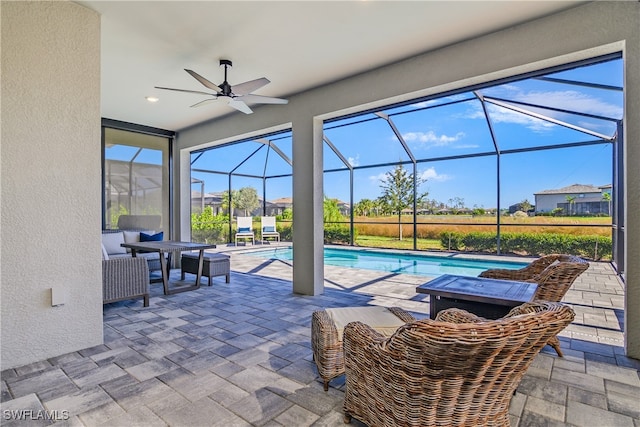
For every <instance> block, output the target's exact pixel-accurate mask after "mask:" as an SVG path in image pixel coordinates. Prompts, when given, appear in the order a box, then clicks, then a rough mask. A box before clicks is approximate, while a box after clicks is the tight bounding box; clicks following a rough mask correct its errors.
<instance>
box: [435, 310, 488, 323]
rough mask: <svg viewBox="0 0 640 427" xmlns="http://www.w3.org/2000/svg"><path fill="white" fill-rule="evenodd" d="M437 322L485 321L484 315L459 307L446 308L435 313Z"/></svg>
mask: <svg viewBox="0 0 640 427" xmlns="http://www.w3.org/2000/svg"><path fill="white" fill-rule="evenodd" d="M435 320H436V321H437V322H449V323H480V322H486V321H487V319H485V318H484V317H480V316H476V315H475V314H473V313H469V312H468V311H466V310H462V309H460V308H448V309H446V310H442V311H440V312H439V313H438V314H437V315H436V319H435Z"/></svg>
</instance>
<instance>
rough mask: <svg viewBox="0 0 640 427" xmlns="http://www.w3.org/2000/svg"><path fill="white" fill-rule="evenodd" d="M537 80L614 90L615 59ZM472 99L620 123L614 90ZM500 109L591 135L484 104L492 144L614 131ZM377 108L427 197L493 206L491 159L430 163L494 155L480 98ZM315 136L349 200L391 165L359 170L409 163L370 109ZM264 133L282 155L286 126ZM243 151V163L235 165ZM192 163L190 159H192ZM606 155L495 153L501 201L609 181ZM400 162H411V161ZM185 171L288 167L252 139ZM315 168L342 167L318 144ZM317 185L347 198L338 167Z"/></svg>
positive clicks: (281, 191)
mask: <svg viewBox="0 0 640 427" xmlns="http://www.w3.org/2000/svg"><path fill="white" fill-rule="evenodd" d="M547 77H552V78H555V79H567V80H573V81H580V82H584V83H596V84H600V85H610V86H616V87H622V85H623V76H622V60H621V59H616V60H612V61H608V62H602V63H596V64H592V65H588V66H582V67H579V68H575V69H572V70H567V71H563V72H558V73H554V74H548V75H547ZM478 95H480V96H482V97H485V99H486V100H487V101H490V100H492V99H497V101H495V102H498V103H499V102H503V101H500V99H504V100H510V101H517V102H522V103H529V104H536V105H542V106H550V107H555V108H557V109H561V110H567V111H577V112H581V113H583V114H589V115H595V116H600V117H607V118H612V119H620V118H622V114H623V110H622V105H623V94H622V92H620V91H616V90H605V89H602V88H594V87H589V86H585V85H573V84H566V83H562V82H555V81H545V80H540V79H532V78H530V79H526V80H520V81H514V82H510V83H506V84H502V85H496V86H493V87H487V88H483V89H480V90H478ZM510 105H512V106H515V107H516V108H521V109H527V110H529V111H533V112H534V113H537V114H541V115H544V116H546V117H551V118H552V119H554V120H559V121H562V122H566V123H569V124H571V125H573V126H577V127H580V128H584V129H587V130H589V131H591V132H593V133H594V134H586V133H583V132H580V131H577V130H575V129H568V128H566V127H563V126H560V125H558V124H554V123H551V122H549V121H543V120H540V119H537V118H535V117H531V116H528V115H525V114H522V113H520V112H518V111H514V110H511V109H506V108H503V107H502V106H500V105H496V104H494V103H490V102H486V103H485V106H486V108H487V111H488V114H489V117H490V119H491V123H492V125H493V130H494V134H495V139H496V142H497V144H498V145H499V148H500V149H501V150H517V149H524V148H530V147H542V146H549V145H556V144H566V143H580V142H587V141H596V140H599V139H600V138H599V137H598V135H605V136H609V137H610V136H612V135H614V133H615V130H616V127H615V123H614V122H611V121H609V120H599V119H597V118H595V117H584V116H580V115H575V114H569V113H568V112H562V111H561V112H558V111H551V110H547V109H535V108H533V107H530V106H522V105H518V104H515V103H511V104H510ZM424 107H430V108H427V109H424ZM383 112H384V113H385V114H387V115H389V116H390V117H391V121H392V122H393V124H394V125H395V126H396V128H397V129H398V131H399V133H400V135H401V136H402V138H403V139H404V141H405V142H406V144H407V145H408V147H409V149H410V150H411V152H412V153H413V155H414V156H415V158H417V159H430V160H429V161H426V162H420V163H418V166H417V171H418V174H419V176H420V177H421V178H422V179H424V180H425V183H424V184H423V185H422V186H421V188H420V191H421V192H428V197H429V199H435V200H437V201H440V202H443V203H448V201H449V200H451V199H454V198H461V199H463V200H464V204H465V206H466V207H469V208H473V207H484V208H491V207H495V206H496V205H497V194H496V184H497V177H496V166H497V156H495V155H493V156H485V157H476V158H460V159H456V160H438V159H441V158H443V157H452V156H453V157H457V156H464V155H470V154H477V153H487V152H493V151H494V145H493V140H492V138H491V133H490V132H489V126H488V124H487V120H486V118H485V114H484V112H483V108H482V103H481V102H480V101H479V100H478V98H477V96H476V94H475V93H474V92H472V91H469V92H464V93H459V94H455V95H450V96H443V97H440V98H437V99H432V100H429V101H424V102H416V103H414V104H410V105H406V106H402V107H396V108H389V109H387V110H384V111H383ZM325 136H326V137H327V138H328V139H329V140H330V141H331V143H333V144H334V145H335V146H336V147H337V148H338V150H339V151H340V152H341V154H342V155H343V156H344V157H345V158H346V159H347V160H348V162H349V163H350V164H351V165H352V166H353V167H354V168H356V170H355V173H354V202H358V201H359V200H361V199H363V198H369V199H375V198H377V197H379V196H380V195H381V194H382V193H381V188H380V184H381V179H382V178H383V177H384V176H385V173H386V172H388V171H390V170H392V169H393V166H383V167H375V168H361V167H363V166H367V165H376V164H385V163H392V162H396V161H398V160H401V161H406V160H408V159H409V157H408V155H407V154H406V152H405V151H404V150H403V148H402V146H401V144H400V142H399V140H398V138H397V137H396V135H395V134H394V132H393V130H392V128H391V127H390V126H389V124H388V123H387V121H386V120H384V119H382V118H380V117H378V116H376V115H374V114H373V113H369V114H367V115H364V116H359V117H354V118H349V119H344V120H341V121H336V122H333V123H327V124H325ZM266 138H268V139H270V140H272V142H273V143H274V144H275V145H276V146H277V147H279V148H280V149H281V150H282V152H283V153H284V154H285V156H287V157H288V158H289V159H291V158H292V147H291V132H284V133H282V134H280V135H276V136H269V137H266ZM260 147H262V148H261V149H259V148H260ZM256 150H257V151H256ZM252 153H253V155H252V156H251V157H249V156H250V155H251V154H252ZM247 157H249V159H248V160H245V161H244V163H242V162H243V160H244V159H246V158H247ZM192 159H195V155H194V156H192ZM611 159H612V146H611V144H600V145H591V146H583V147H579V148H564V149H558V150H540V151H533V152H527V153H516V154H503V155H502V156H501V157H500V168H501V181H500V188H501V194H500V204H501V207H503V208H504V207H508V206H509V205H511V204H514V203H518V202H520V201H522V200H524V199H527V200H529V201H530V202H531V203H533V202H534V193H536V192H540V191H543V190H548V189H556V188H561V187H565V186H568V185H571V184H576V183H579V184H591V185H595V186H599V185H605V184H611V180H612V179H611V163H612V161H611ZM139 160H140V161H144V156H143V155H141V156H140V158H139ZM241 163H242V164H241ZM265 165H266V166H265ZM405 167H407V168H410V170H411V168H412V166H411V165H406V166H405ZM193 168H196V169H204V170H216V171H224V172H228V171H230V170H231V169H234V168H235V172H236V173H238V174H248V175H262V174H263V173H265V174H266V175H267V176H273V175H280V174H289V173H291V168H290V166H289V165H288V164H287V163H286V162H285V161H284V160H283V159H282V158H281V157H280V156H278V155H277V153H275V152H274V151H273V150H268V149H267V147H266V146H264V145H262V144H259V143H256V142H254V141H249V142H245V143H240V144H235V145H231V146H227V147H223V148H218V149H216V150H214V151H210V152H206V153H204V154H202V155H201V156H200V157H199V158H198V159H197V160H196V161H195V162H194V163H193ZM324 169H325V170H328V169H346V168H345V166H344V164H343V163H342V162H341V161H340V160H339V158H338V157H337V156H336V155H335V154H334V153H333V151H332V150H331V149H330V148H329V147H328V146H327V145H326V144H325V147H324ZM192 176H193V177H194V178H197V179H204V180H205V182H206V185H205V191H206V192H218V191H223V190H225V189H226V188H227V186H228V177H227V176H226V175H217V174H210V173H201V172H197V171H192ZM267 182H268V185H267V200H274V199H277V198H281V197H291V195H292V190H291V180H290V178H277V179H269V180H268V181H267ZM232 186H233V188H234V189H238V188H241V187H244V186H252V187H254V188H256V189H257V190H258V194H260V195H261V193H262V182H261V180H260V179H253V178H246V177H241V176H235V177H233V179H232ZM324 188H325V194H326V195H327V196H329V197H332V198H338V199H340V200H343V201H345V202H348V201H349V174H348V172H346V171H341V172H331V173H325V178H324ZM199 189H200V187H199V185H194V186H193V190H194V191H199Z"/></svg>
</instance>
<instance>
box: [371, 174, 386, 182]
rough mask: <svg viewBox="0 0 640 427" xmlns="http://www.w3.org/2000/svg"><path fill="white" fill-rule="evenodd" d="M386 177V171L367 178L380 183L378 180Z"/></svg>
mask: <svg viewBox="0 0 640 427" xmlns="http://www.w3.org/2000/svg"><path fill="white" fill-rule="evenodd" d="M386 178H387V174H386V173H379V174H378V175H371V176H369V180H370V181H373V182H375V183H376V184H378V183H380V181H382V180H385V179H386Z"/></svg>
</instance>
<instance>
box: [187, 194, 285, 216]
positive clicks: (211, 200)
mask: <svg viewBox="0 0 640 427" xmlns="http://www.w3.org/2000/svg"><path fill="white" fill-rule="evenodd" d="M224 195H225V193H224V192H218V193H205V194H204V197H203V196H202V195H201V193H200V192H199V191H192V192H191V212H194V213H196V212H202V211H203V210H204V208H206V207H208V206H211V207H212V208H213V214H214V215H225V214H226V211H225V210H223V209H222V205H223V202H224V200H223V199H222V198H223V197H224ZM259 202H260V205H259V206H258V207H257V208H256V209H254V210H253V211H251V212H250V214H251V215H253V216H260V215H262V199H259ZM292 206H293V202H292V199H291V197H285V198H280V199H276V200H273V201H271V202H270V201H267V202H266V204H265V215H273V216H275V215H280V214H282V212H283V211H284V210H285V209H286V208H290V207H292ZM233 215H234V216H243V215H245V212H244V211H243V210H242V209H237V208H236V209H234V210H233Z"/></svg>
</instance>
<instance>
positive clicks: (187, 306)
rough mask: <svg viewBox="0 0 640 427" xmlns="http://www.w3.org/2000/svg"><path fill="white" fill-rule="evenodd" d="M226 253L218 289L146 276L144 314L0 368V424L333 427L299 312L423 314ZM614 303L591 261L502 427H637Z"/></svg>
mask: <svg viewBox="0 0 640 427" xmlns="http://www.w3.org/2000/svg"><path fill="white" fill-rule="evenodd" d="M228 249H229V248H221V249H219V250H218V251H227V250H228ZM230 253H231V254H232V258H231V268H232V274H231V283H229V284H226V283H224V278H223V277H217V278H215V279H214V281H213V283H214V284H213V286H211V287H208V286H203V287H201V288H200V289H199V290H197V291H191V292H185V293H181V294H176V295H169V296H165V295H163V294H162V289H161V288H162V286H161V284H153V285H152V297H151V301H150V307H148V308H144V307H142V301H141V300H132V301H125V302H119V303H113V304H108V305H105V306H104V344H103V345H100V346H97V347H94V348H88V349H84V350H81V351H77V352H73V353H70V354H65V355H62V356H59V357H56V358H52V359H49V360H43V361H41V362H37V363H33V364H30V365H27V366H22V367H19V368H15V369H9V370H6V371H3V372H2V383H1V384H2V389H1V392H2V394H1V400H2V413H3V417H2V420H1V421H0V424H2V425H3V426H23V425H25V426H26V425H29V426H31V425H49V424H52V423H53V421H52V420H46V419H35V420H29V421H24V420H22V421H20V420H15V419H12V418H15V416H14V415H16V414H22V416H29V414H31V415H36V414H41V415H42V414H48V415H54V416H57V417H58V418H59V420H57V422H55V425H63V426H166V425H170V426H250V425H254V426H279V425H282V426H291V427H293V426H295V427H300V426H340V425H343V423H342V399H343V396H344V378H343V377H341V378H337V379H335V380H333V381H331V387H330V389H329V391H328V392H326V393H325V392H324V391H323V388H322V381H321V380H320V379H319V377H318V376H317V371H316V368H315V365H314V363H313V360H312V354H311V343H310V320H311V313H312V312H313V311H314V310H319V309H323V308H327V307H341V306H365V305H383V306H390V305H395V306H400V307H403V308H405V309H406V310H408V311H411V312H413V313H414V314H416V316H417V317H427V313H428V312H429V302H428V297H427V296H426V295H423V294H417V293H416V292H415V286H416V285H417V284H420V283H422V282H424V281H425V279H424V278H419V277H414V276H407V275H398V274H389V273H384V272H374V271H366V270H354V269H349V270H348V271H345V269H342V268H338V267H330V266H326V267H325V286H326V288H325V292H324V294H323V295H319V296H302V295H296V294H293V292H292V284H291V277H292V269H291V264H290V263H287V262H283V261H270V260H264V259H259V258H254V257H248V256H246V255H242V254H241V253H238V252H235V251H231V252H230ZM172 279H173V280H174V281H176V282H179V271H178V270H174V271H173V272H172ZM189 280H191V281H193V280H194V276H189V275H188V276H187V278H186V280H185V281H186V282H188V281H189ZM203 283H206V279H205V280H203ZM623 299H624V295H623V287H622V286H621V285H620V283H619V282H618V280H617V279H616V276H615V274H614V272H613V270H612V269H611V267H610V266H609V265H608V264H605V263H592V265H591V266H590V268H589V270H587V272H585V273H584V274H583V275H582V276H581V277H580V278H579V279H578V280H577V281H576V283H575V284H574V286H573V287H572V289H571V290H570V291H569V293H568V294H567V296H566V298H565V301H566V302H568V303H570V304H571V305H572V306H573V308H574V310H575V311H576V314H577V315H576V319H575V321H574V322H573V324H571V325H570V327H568V328H567V329H566V330H565V331H563V333H562V335H561V341H562V347H563V351H564V353H565V357H564V358H558V357H557V356H556V355H555V352H554V351H553V349H551V348H550V347H546V348H545V349H544V350H543V352H542V353H541V354H540V355H538V356H537V358H536V360H535V362H534V364H533V365H532V366H531V368H530V369H529V370H528V372H527V374H526V375H525V377H524V379H523V381H522V383H521V384H520V387H519V388H518V393H516V395H515V396H514V398H513V400H512V403H511V409H510V412H511V424H512V426H523V427H524V426H543V425H544V426H596V425H597V426H616V427H617V426H635V427H640V377H639V371H638V369H639V368H640V361H638V360H634V359H629V358H626V357H625V356H624V351H623V347H622V346H623V333H622V319H623ZM12 411H18V412H12ZM27 411H31V412H27ZM38 411H40V412H38ZM31 418H34V417H33V416H31ZM45 418H46V417H45ZM351 425H354V426H362V424H360V423H358V422H357V421H356V420H354V421H353V422H352V424H351Z"/></svg>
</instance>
